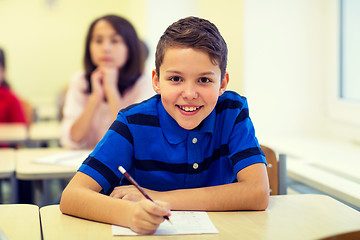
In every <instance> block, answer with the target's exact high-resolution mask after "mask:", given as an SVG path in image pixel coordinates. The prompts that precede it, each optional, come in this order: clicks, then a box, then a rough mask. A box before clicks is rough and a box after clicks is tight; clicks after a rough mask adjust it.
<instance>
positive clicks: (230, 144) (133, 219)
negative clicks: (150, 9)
mask: <svg viewBox="0 0 360 240" xmlns="http://www.w3.org/2000/svg"><path fill="white" fill-rule="evenodd" d="M155 61H156V62H155V64H156V70H154V71H153V73H152V83H153V88H154V90H155V92H156V93H157V95H156V96H154V97H152V98H151V99H149V100H147V101H145V102H142V103H140V104H137V105H133V106H130V107H128V108H126V109H124V110H122V111H120V112H119V114H118V117H117V120H116V121H115V122H114V123H113V124H112V126H111V127H110V129H109V130H108V132H107V133H106V135H105V136H104V138H103V139H102V140H101V141H100V142H99V143H98V145H97V146H96V148H95V149H94V151H93V152H92V153H91V154H90V156H89V157H88V158H87V159H86V160H85V161H84V163H83V164H82V166H81V167H80V169H79V171H78V172H77V173H76V175H75V176H74V178H73V179H72V180H71V182H70V183H69V185H68V186H67V188H66V189H65V190H64V192H63V195H62V199H61V203H60V209H61V211H62V212H63V213H67V214H71V215H75V216H79V217H82V218H88V219H93V220H97V221H102V222H107V223H111V224H117V225H122V226H127V227H129V228H131V229H132V230H133V231H135V232H139V233H145V234H151V233H153V232H155V231H156V229H157V227H158V226H159V224H160V223H161V222H162V221H163V220H164V218H163V217H164V216H170V205H171V209H175V210H207V211H227V210H264V209H265V208H266V207H267V204H268V196H269V185H268V177H267V173H266V168H265V164H266V161H265V157H264V155H263V152H262V151H261V149H260V146H259V144H258V142H257V139H256V137H255V135H254V134H255V132H254V128H253V125H252V122H251V120H250V118H249V116H248V108H247V102H246V99H245V98H244V97H241V96H239V95H238V94H236V93H234V92H225V90H226V87H227V85H228V82H229V75H228V73H227V72H226V64H227V47H226V43H225V41H224V39H223V38H222V36H221V35H220V33H219V31H218V29H217V28H216V26H215V25H213V24H212V23H210V22H209V21H207V20H204V19H200V18H196V17H188V18H185V19H181V20H179V21H177V22H175V23H173V24H172V25H171V26H169V27H168V29H167V30H166V31H165V33H164V34H163V36H162V37H161V38H160V40H159V43H158V46H157V50H156V60H155ZM120 165H121V166H123V167H124V168H125V169H126V170H127V171H128V172H129V174H130V175H132V176H133V177H134V178H135V180H136V181H137V182H138V183H139V184H140V186H142V187H144V189H145V191H146V192H147V193H148V194H149V195H150V197H151V198H153V199H154V200H155V201H156V203H152V202H150V201H149V200H145V199H144V197H143V196H142V195H141V194H140V192H139V191H138V190H137V189H136V188H135V187H134V186H132V185H128V186H125V181H124V180H121V181H122V182H120V184H119V181H120V179H121V178H122V174H121V173H120V172H119V171H118V166H120ZM119 185H120V186H119ZM117 186H119V187H117ZM99 192H102V193H104V194H99ZM107 194H110V196H107Z"/></svg>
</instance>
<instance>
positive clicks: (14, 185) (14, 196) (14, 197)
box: [10, 175, 19, 203]
mask: <svg viewBox="0 0 360 240" xmlns="http://www.w3.org/2000/svg"><path fill="white" fill-rule="evenodd" d="M10 186H11V203H18V201H19V195H18V192H19V190H18V181H17V179H16V176H15V175H14V176H12V177H11V178H10Z"/></svg>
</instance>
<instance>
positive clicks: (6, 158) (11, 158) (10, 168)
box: [0, 148, 16, 203]
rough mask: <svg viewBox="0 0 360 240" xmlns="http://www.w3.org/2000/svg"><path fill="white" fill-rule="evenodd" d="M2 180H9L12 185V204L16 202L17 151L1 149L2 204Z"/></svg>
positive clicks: (0, 184)
mask: <svg viewBox="0 0 360 240" xmlns="http://www.w3.org/2000/svg"><path fill="white" fill-rule="evenodd" d="M2 179H9V180H10V183H11V191H12V194H11V202H12V203H14V202H15V201H16V179H15V149H13V148H0V202H3V197H2V192H1V190H2V182H1V180H2Z"/></svg>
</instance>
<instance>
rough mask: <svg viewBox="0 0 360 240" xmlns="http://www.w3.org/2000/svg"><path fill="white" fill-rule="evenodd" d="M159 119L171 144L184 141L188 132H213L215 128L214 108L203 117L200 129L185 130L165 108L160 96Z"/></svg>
mask: <svg viewBox="0 0 360 240" xmlns="http://www.w3.org/2000/svg"><path fill="white" fill-rule="evenodd" d="M158 113H159V121H160V126H161V129H162V132H163V134H164V136H165V138H166V139H167V141H168V142H169V143H171V144H178V143H180V142H182V141H184V140H185V139H186V138H187V137H188V135H189V133H211V134H212V133H213V132H214V128H215V118H216V113H215V109H214V110H213V111H212V112H211V113H210V114H209V116H207V117H206V118H205V120H204V121H203V122H202V124H201V127H200V129H195V130H186V129H184V128H182V127H180V125H179V124H178V123H177V122H176V121H175V119H173V118H172V117H171V116H170V114H169V113H168V112H167V111H166V110H165V108H164V106H163V104H162V101H161V98H160V99H159V101H158Z"/></svg>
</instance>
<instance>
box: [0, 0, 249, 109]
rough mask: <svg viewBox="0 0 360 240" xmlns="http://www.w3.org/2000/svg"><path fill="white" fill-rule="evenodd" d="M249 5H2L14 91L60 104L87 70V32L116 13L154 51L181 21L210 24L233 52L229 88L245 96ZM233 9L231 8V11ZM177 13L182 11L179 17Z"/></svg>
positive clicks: (66, 0)
mask: <svg viewBox="0 0 360 240" xmlns="http://www.w3.org/2000/svg"><path fill="white" fill-rule="evenodd" d="M242 3H243V1H242V0H241V1H237V0H226V1H225V2H224V3H223V4H219V3H218V2H217V1H215V0H176V1H175V0H172V1H167V0H116V1H114V0H103V1H97V0H77V1H71V0H62V1H56V0H46V1H44V0H31V1H27V0H1V1H0V46H1V47H3V48H4V49H5V50H6V53H7V58H8V59H7V61H8V64H7V65H8V66H7V77H8V79H9V81H10V83H11V85H12V87H13V89H14V90H15V91H16V92H17V93H18V94H19V95H20V96H22V97H24V98H26V99H28V100H30V102H32V103H33V104H34V105H35V106H41V105H48V104H55V102H56V97H57V95H58V93H59V92H60V91H61V89H62V88H64V87H65V86H66V85H67V83H68V81H69V80H70V78H71V76H72V74H74V72H76V71H78V70H81V69H82V59H83V48H84V40H85V34H86V31H87V28H88V26H89V24H90V22H91V21H93V20H94V19H95V18H96V17H98V16H101V15H104V14H108V13H115V14H120V15H123V16H124V17H126V18H128V19H129V20H130V21H131V22H132V23H133V24H134V25H135V28H136V29H137V31H138V32H139V35H140V37H141V38H143V39H145V40H146V41H147V43H148V45H149V48H150V50H151V52H150V54H151V55H150V57H149V59H148V64H147V69H146V70H147V72H148V75H151V70H152V69H153V67H154V57H153V55H154V53H155V47H156V43H157V41H158V39H159V37H160V35H161V34H162V33H163V31H164V30H165V28H166V27H167V26H168V25H169V24H171V23H172V22H174V21H176V20H177V19H179V18H180V17H187V16H190V15H194V16H200V17H205V18H208V19H209V20H210V21H212V22H214V23H215V24H216V25H217V26H218V27H219V29H220V32H221V33H222V34H223V36H224V38H225V40H226V41H227V43H228V48H229V62H228V71H229V72H230V85H229V88H230V89H232V90H236V91H239V92H242V91H243V84H242V65H243V64H242V54H243V52H242V49H243V46H242V45H243V44H242V39H243V37H242V36H243V32H242V21H243V20H242V11H243V9H242V8H243V7H242ZM230 6H231V7H230ZM174 9H175V10H176V11H174Z"/></svg>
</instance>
